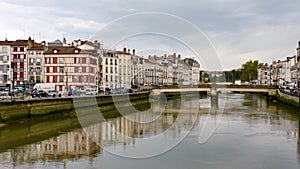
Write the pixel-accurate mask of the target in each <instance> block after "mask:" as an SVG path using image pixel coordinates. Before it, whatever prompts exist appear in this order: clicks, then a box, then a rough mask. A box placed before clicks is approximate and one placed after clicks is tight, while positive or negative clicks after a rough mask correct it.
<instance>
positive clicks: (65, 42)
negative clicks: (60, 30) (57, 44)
mask: <svg viewBox="0 0 300 169" xmlns="http://www.w3.org/2000/svg"><path fill="white" fill-rule="evenodd" d="M63 44H64V45H66V44H67V40H66V38H65V37H64V38H63Z"/></svg>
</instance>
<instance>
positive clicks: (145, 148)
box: [0, 93, 300, 169]
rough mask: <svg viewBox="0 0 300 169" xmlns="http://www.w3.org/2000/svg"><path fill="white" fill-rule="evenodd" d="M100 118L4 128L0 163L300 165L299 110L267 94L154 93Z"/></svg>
mask: <svg viewBox="0 0 300 169" xmlns="http://www.w3.org/2000/svg"><path fill="white" fill-rule="evenodd" d="M120 111H122V110H120ZM130 111H132V110H130ZM121 114H122V113H121ZM92 117H93V116H92ZM100 119H101V120H99V121H98V122H97V123H93V124H89V125H86V124H88V123H84V122H83V121H82V119H79V121H77V120H74V119H68V118H66V119H62V118H60V119H55V120H46V119H45V120H44V121H42V120H41V121H38V122H34V123H32V124H20V125H13V126H8V127H6V128H1V129H0V142H1V144H0V168H1V169H2V168H3V169H5V168H7V169H10V168H14V169H19V168H20V169H21V168H22V169H24V168H28V169H32V168H33V169H64V168H70V169H102V168H103V169H119V168H123V169H127V168H128V169H140V168H143V169H148V168H149V169H153V168H156V169H158V168H161V169H183V168H186V169H202V168H203V169H240V168H243V169H270V168H272V169H283V168H287V169H296V168H300V167H299V166H300V163H299V162H300V161H299V160H300V144H298V140H299V133H298V130H299V127H298V126H299V117H298V109H297V108H294V107H291V106H288V105H286V104H282V103H278V102H276V101H270V102H267V101H266V99H265V97H264V96H261V95H256V94H232V93H231V94H221V95H220V97H219V101H218V103H216V102H213V103H211V99H210V98H209V97H200V98H199V97H198V96H197V97H194V96H184V97H183V96H182V97H181V98H177V99H176V98H174V99H171V100H166V99H165V98H164V97H162V98H161V99H157V98H154V99H152V100H151V108H149V109H148V110H146V111H142V112H139V111H136V112H135V111H132V113H128V112H127V113H126V115H123V116H119V117H116V118H109V119H104V118H100ZM84 120H86V119H84ZM78 122H80V123H81V124H82V125H83V126H84V127H81V125H80V124H79V123H78Z"/></svg>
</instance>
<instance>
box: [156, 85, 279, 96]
mask: <svg viewBox="0 0 300 169" xmlns="http://www.w3.org/2000/svg"><path fill="white" fill-rule="evenodd" d="M176 92H207V93H208V94H210V95H211V96H216V95H217V94H218V93H223V92H241V93H264V94H267V96H276V95H277V87H276V86H266V85H202V86H197V87H182V88H180V87H177V88H167V87H166V88H164V87H162V88H159V89H152V94H154V95H160V94H161V93H176Z"/></svg>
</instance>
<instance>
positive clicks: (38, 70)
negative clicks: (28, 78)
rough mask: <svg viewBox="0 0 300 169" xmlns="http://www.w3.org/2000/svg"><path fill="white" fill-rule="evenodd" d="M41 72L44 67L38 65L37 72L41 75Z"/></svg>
mask: <svg viewBox="0 0 300 169" xmlns="http://www.w3.org/2000/svg"><path fill="white" fill-rule="evenodd" d="M41 72H42V68H40V67H37V68H36V74H38V75H40V74H41Z"/></svg>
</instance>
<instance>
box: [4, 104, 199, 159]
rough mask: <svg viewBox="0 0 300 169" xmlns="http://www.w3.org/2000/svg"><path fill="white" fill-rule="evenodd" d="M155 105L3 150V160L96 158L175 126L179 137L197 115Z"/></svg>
mask: <svg viewBox="0 0 300 169" xmlns="http://www.w3.org/2000/svg"><path fill="white" fill-rule="evenodd" d="M154 107H155V109H154V110H155V111H148V112H138V113H133V114H130V115H127V116H123V117H118V118H113V119H109V120H106V121H104V122H101V123H98V124H94V125H92V126H89V127H87V128H84V129H76V130H74V131H71V132H66V133H60V134H59V135H58V136H55V137H52V138H49V139H47V140H44V141H41V142H37V143H34V144H30V145H25V146H22V147H17V148H14V149H9V150H7V151H6V152H4V153H1V154H0V161H2V162H10V163H16V164H18V163H23V162H26V163H34V162H35V161H64V160H66V159H68V160H74V159H78V158H93V157H94V156H95V155H99V154H101V153H103V147H105V146H111V145H125V146H126V145H130V144H135V142H136V140H137V139H138V138H145V137H151V136H155V135H158V134H160V133H163V132H164V131H166V130H171V131H172V133H173V134H174V137H176V136H177V135H180V134H181V132H182V131H183V130H184V128H187V127H188V126H191V125H192V124H193V122H194V121H195V117H197V115H195V114H191V113H187V114H181V115H180V116H181V118H178V116H179V114H178V112H179V110H178V111H176V112H174V113H159V111H160V108H157V106H154ZM172 110H174V109H172ZM37 137H38V136H37Z"/></svg>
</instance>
